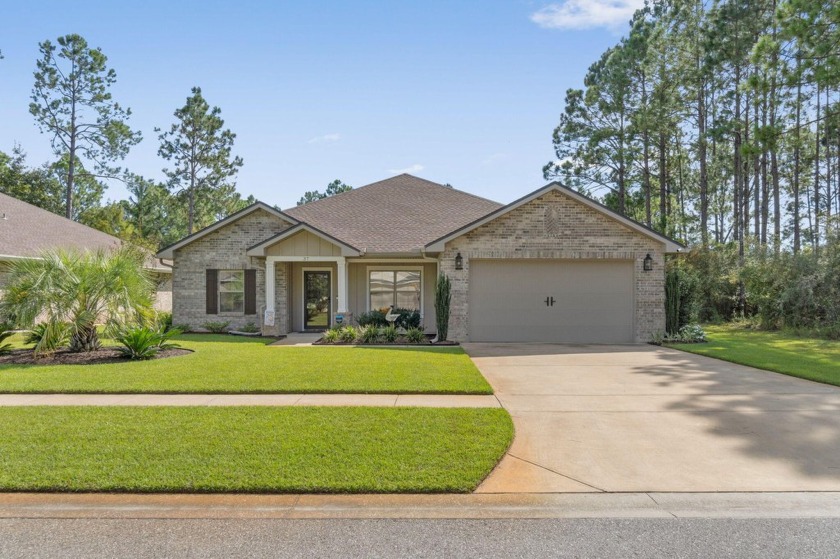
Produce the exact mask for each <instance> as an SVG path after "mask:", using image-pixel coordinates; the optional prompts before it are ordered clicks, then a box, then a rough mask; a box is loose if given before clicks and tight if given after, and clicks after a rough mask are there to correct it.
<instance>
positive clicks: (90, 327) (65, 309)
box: [0, 246, 154, 353]
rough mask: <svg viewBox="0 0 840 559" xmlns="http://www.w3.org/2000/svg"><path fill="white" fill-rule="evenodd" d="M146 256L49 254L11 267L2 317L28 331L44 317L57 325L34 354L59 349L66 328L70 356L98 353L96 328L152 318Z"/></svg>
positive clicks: (120, 251)
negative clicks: (59, 340)
mask: <svg viewBox="0 0 840 559" xmlns="http://www.w3.org/2000/svg"><path fill="white" fill-rule="evenodd" d="M144 261H145V255H144V254H143V253H142V252H141V251H139V250H138V249H136V248H133V247H130V246H123V247H121V248H117V249H114V250H111V251H104V250H99V251H95V252H74V251H63V250H58V251H48V252H45V253H43V254H42V256H41V257H40V258H38V259H31V260H20V261H17V262H13V263H12V264H11V266H10V273H9V281H8V282H7V284H6V295H5V297H4V298H3V300H2V302H0V314H2V315H3V316H5V317H7V318H10V319H13V320H15V321H16V323H17V324H18V325H20V326H23V327H31V326H33V325H34V323H35V320H36V319H37V318H39V317H40V316H44V317H45V318H46V322H47V323H49V324H51V325H53V326H52V328H47V329H46V330H45V332H44V333H45V334H47V335H45V336H43V337H42V338H41V341H40V342H39V343H38V344H36V346H35V353H42V352H44V351H48V348H51V347H55V345H56V343H57V342H56V339H57V337H58V336H60V335H62V333H63V331H64V330H63V326H58V325H59V324H60V325H64V324H69V328H70V351H92V350H95V349H97V348H98V347H99V345H100V342H99V335H98V332H97V329H96V324H97V322H105V323H123V322H126V320H127V319H135V320H140V319H143V318H146V317H148V316H150V315H151V312H152V311H151V305H152V294H153V288H154V283H153V281H152V279H151V278H150V276H149V274H148V273H147V272H146V271H145V270H144V269H143V264H144Z"/></svg>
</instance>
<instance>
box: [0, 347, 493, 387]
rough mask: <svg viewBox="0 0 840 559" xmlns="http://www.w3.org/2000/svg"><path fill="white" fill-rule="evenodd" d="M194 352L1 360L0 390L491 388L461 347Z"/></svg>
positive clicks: (212, 349) (210, 349)
mask: <svg viewBox="0 0 840 559" xmlns="http://www.w3.org/2000/svg"><path fill="white" fill-rule="evenodd" d="M176 341H177V342H178V343H179V344H181V346H182V347H184V348H186V349H190V350H193V352H194V353H191V354H189V355H182V356H178V357H170V358H166V359H157V360H153V361H138V362H129V361H126V362H120V363H107V364H100V365H49V364H45V365H0V393H3V392H5V393H59V392H60V393H100V394H101V393H111V394H114V393H126V394H129V393H178V394H182V393H205V394H259V393H264V394H266V393H275V394H281V393H287V394H289V393H369V394H377V393H379V394H382V393H394V394H492V389H491V388H490V385H489V384H488V383H487V381H486V380H484V377H482V376H481V373H479V372H478V369H476V367H475V365H474V364H473V363H472V361H470V359H469V357H468V356H467V355H466V353H464V351H463V350H462V349H461V348H459V347H438V348H435V347H418V348H397V347H389V348H384V347H383V348H358V347H351V346H345V347H330V346H313V347H270V346H267V345H266V343H267V342H266V340H264V339H258V338H257V339H255V338H243V337H236V336H230V335H224V334H219V335H213V334H187V335H183V336H180V337H179V338H178V339H177V340H176Z"/></svg>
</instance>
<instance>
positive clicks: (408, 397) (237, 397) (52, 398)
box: [0, 394, 501, 408]
mask: <svg viewBox="0 0 840 559" xmlns="http://www.w3.org/2000/svg"><path fill="white" fill-rule="evenodd" d="M0 406H384V407H396V406H411V407H420V408H499V407H501V404H500V403H499V400H497V399H496V397H495V396H493V395H489V396H476V395H438V394H0Z"/></svg>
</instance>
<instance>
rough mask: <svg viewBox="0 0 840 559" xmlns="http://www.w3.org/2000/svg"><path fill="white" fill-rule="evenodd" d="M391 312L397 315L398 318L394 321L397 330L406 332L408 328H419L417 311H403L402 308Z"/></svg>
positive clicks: (418, 312)
mask: <svg viewBox="0 0 840 559" xmlns="http://www.w3.org/2000/svg"><path fill="white" fill-rule="evenodd" d="M392 312H394V313H399V315H400V316H399V318H397V320H395V321H394V325H395V326H396V327H397V328H403V329H404V330H408V329H409V328H418V327H419V326H420V311H418V310H417V309H405V308H402V307H399V308H395V309H394V310H393V311H392Z"/></svg>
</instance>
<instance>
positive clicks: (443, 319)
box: [435, 272, 452, 342]
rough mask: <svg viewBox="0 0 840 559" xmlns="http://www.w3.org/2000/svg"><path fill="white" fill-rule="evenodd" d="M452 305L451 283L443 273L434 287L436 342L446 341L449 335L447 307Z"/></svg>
mask: <svg viewBox="0 0 840 559" xmlns="http://www.w3.org/2000/svg"><path fill="white" fill-rule="evenodd" d="M451 303H452V282H451V281H450V280H449V277H448V276H447V275H446V274H444V273H443V272H441V273H440V275H439V276H438V280H437V284H436V285H435V323H436V325H437V339H438V341H441V342H444V341H446V337H447V336H448V335H449V306H450V304H451Z"/></svg>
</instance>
